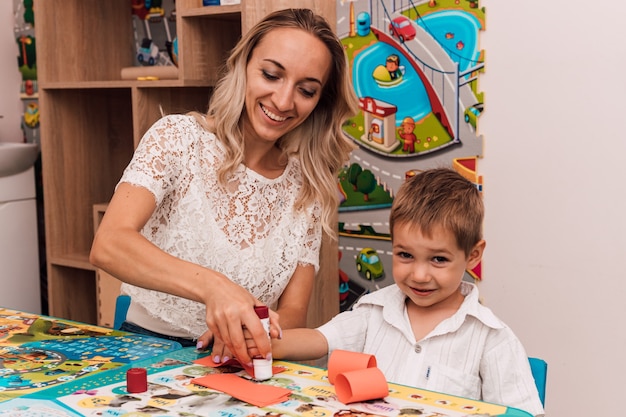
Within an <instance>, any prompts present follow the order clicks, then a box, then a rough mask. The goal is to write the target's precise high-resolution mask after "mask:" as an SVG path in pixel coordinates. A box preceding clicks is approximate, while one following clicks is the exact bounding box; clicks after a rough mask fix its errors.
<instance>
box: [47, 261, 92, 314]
mask: <svg viewBox="0 0 626 417" xmlns="http://www.w3.org/2000/svg"><path fill="white" fill-rule="evenodd" d="M95 294H96V288H95V279H94V272H93V271H87V270H82V269H77V268H68V267H64V266H58V265H50V267H49V268H48V307H49V314H50V315H51V316H54V317H61V318H67V319H70V320H76V321H80V322H83V323H90V324H96V322H97V316H96V302H95Z"/></svg>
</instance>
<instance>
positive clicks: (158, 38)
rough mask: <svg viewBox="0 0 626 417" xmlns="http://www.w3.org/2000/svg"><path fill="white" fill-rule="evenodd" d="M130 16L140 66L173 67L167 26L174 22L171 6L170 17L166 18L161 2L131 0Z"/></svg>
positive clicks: (169, 34)
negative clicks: (138, 22)
mask: <svg viewBox="0 0 626 417" xmlns="http://www.w3.org/2000/svg"><path fill="white" fill-rule="evenodd" d="M132 15H133V28H134V33H135V44H136V49H137V55H136V56H137V61H138V62H139V64H140V65H142V66H154V65H156V66H167V65H174V62H172V61H173V59H172V57H173V53H172V50H173V42H172V34H171V32H170V26H169V25H170V22H175V21H176V20H175V19H176V14H175V9H174V8H173V5H172V12H171V13H170V16H166V12H165V7H164V5H163V1H162V0H133V1H132ZM137 21H140V22H142V23H143V25H142V24H139V25H138V24H137ZM161 25H162V26H161ZM161 28H163V29H164V30H161ZM153 31H154V34H153ZM139 32H142V33H139ZM140 39H141V41H140ZM159 45H163V47H160V46H159Z"/></svg>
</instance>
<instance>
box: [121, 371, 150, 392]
mask: <svg viewBox="0 0 626 417" xmlns="http://www.w3.org/2000/svg"><path fill="white" fill-rule="evenodd" d="M126 391H128V392H129V393H140V392H146V391H148V373H147V371H146V369H145V368H130V369H129V370H128V371H126Z"/></svg>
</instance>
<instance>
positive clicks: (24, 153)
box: [0, 142, 39, 177]
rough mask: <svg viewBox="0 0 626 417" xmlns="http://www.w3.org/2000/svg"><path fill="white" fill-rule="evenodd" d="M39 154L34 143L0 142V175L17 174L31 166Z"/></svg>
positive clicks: (37, 147)
mask: <svg viewBox="0 0 626 417" xmlns="http://www.w3.org/2000/svg"><path fill="white" fill-rule="evenodd" d="M38 155H39V145H37V144H36V143H17V142H0V177H8V176H10V175H15V174H19V173H20V172H22V171H26V170H27V169H28V168H30V167H32V166H33V164H34V163H35V161H36V160H37V156H38Z"/></svg>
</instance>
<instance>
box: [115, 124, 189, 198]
mask: <svg viewBox="0 0 626 417" xmlns="http://www.w3.org/2000/svg"><path fill="white" fill-rule="evenodd" d="M190 128H191V122H190V118H189V116H182V115H169V116H165V117H163V118H162V119H160V120H158V121H157V122H156V123H154V124H153V125H152V127H150V129H148V131H147V132H146V133H145V135H144V136H143V138H142V139H141V142H140V143H139V146H138V147H137V149H136V150H135V153H134V155H133V158H132V160H131V161H130V163H129V164H128V166H127V167H126V169H125V170H124V173H123V175H122V178H121V179H120V183H122V182H126V183H129V184H132V185H138V186H141V187H144V188H146V189H147V190H148V191H150V192H151V193H152V194H153V195H154V198H155V200H156V203H157V205H158V204H159V202H160V201H162V200H163V198H164V196H165V195H166V194H167V193H168V190H169V189H170V188H171V186H172V184H173V182H174V179H175V178H176V176H177V173H178V172H179V170H180V164H181V163H182V161H183V160H184V157H183V155H184V153H186V149H187V148H188V146H189V144H188V143H187V142H188V141H189V140H190V138H191V137H192V135H190V132H189V129H190Z"/></svg>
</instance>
